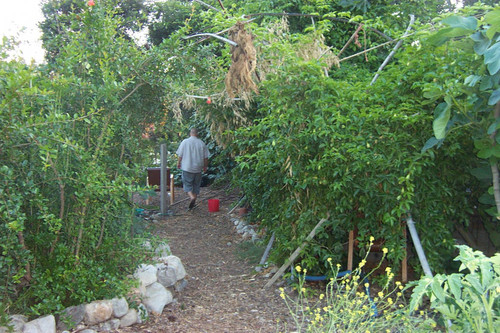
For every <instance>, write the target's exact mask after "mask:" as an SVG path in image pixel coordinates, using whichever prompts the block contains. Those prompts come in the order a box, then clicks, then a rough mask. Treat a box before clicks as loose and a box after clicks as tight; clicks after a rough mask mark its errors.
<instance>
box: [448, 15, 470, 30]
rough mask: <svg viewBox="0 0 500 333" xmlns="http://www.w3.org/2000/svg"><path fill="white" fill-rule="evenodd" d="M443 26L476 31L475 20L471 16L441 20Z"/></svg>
mask: <svg viewBox="0 0 500 333" xmlns="http://www.w3.org/2000/svg"><path fill="white" fill-rule="evenodd" d="M443 23H444V24H447V25H449V26H450V27H452V28H461V29H465V30H476V28H477V19H476V18H475V17H473V16H469V17H462V16H455V15H454V16H450V17H447V18H445V19H444V20H443Z"/></svg>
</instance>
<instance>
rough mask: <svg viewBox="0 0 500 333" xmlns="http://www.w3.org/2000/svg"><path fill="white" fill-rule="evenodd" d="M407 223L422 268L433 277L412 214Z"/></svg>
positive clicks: (449, 327) (449, 324) (449, 322)
mask: <svg viewBox="0 0 500 333" xmlns="http://www.w3.org/2000/svg"><path fill="white" fill-rule="evenodd" d="M406 225H408V229H409V230H410V235H411V239H412V240H413V245H414V246H415V250H417V255H418V259H419V260H420V264H421V265H422V269H423V270H424V273H425V275H427V276H428V277H431V278H432V277H433V275H432V272H431V268H430V267H429V263H428V262H427V258H426V257H425V253H424V249H423V248H422V244H421V243H420V238H418V233H417V229H415V222H414V221H413V219H412V217H411V215H410V216H408V218H407V219H406ZM447 324H448V327H447V328H448V332H449V333H453V331H452V330H451V320H449V319H448V320H447Z"/></svg>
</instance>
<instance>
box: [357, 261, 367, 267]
mask: <svg viewBox="0 0 500 333" xmlns="http://www.w3.org/2000/svg"><path fill="white" fill-rule="evenodd" d="M364 265H366V260H365V259H363V260H361V262H360V263H359V268H361V267H363V266H364Z"/></svg>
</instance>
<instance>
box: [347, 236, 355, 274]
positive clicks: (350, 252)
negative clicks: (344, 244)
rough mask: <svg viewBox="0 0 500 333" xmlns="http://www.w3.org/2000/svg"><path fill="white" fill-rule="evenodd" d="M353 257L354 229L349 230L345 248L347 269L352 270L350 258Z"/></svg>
mask: <svg viewBox="0 0 500 333" xmlns="http://www.w3.org/2000/svg"><path fill="white" fill-rule="evenodd" d="M353 257H354V230H351V231H349V245H348V248H347V270H348V271H352V259H353Z"/></svg>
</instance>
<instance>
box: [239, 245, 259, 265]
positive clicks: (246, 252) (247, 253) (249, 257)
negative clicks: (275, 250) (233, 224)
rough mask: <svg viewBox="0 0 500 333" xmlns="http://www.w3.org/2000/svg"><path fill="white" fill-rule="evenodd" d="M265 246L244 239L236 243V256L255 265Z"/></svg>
mask: <svg viewBox="0 0 500 333" xmlns="http://www.w3.org/2000/svg"><path fill="white" fill-rule="evenodd" d="M264 251H265V247H264V246H263V245H261V244H259V243H258V242H252V241H244V242H241V243H239V244H238V246H237V248H236V256H237V257H238V259H240V260H245V261H247V262H248V263H250V264H252V265H257V264H258V263H259V262H260V258H262V255H263V254H264Z"/></svg>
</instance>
